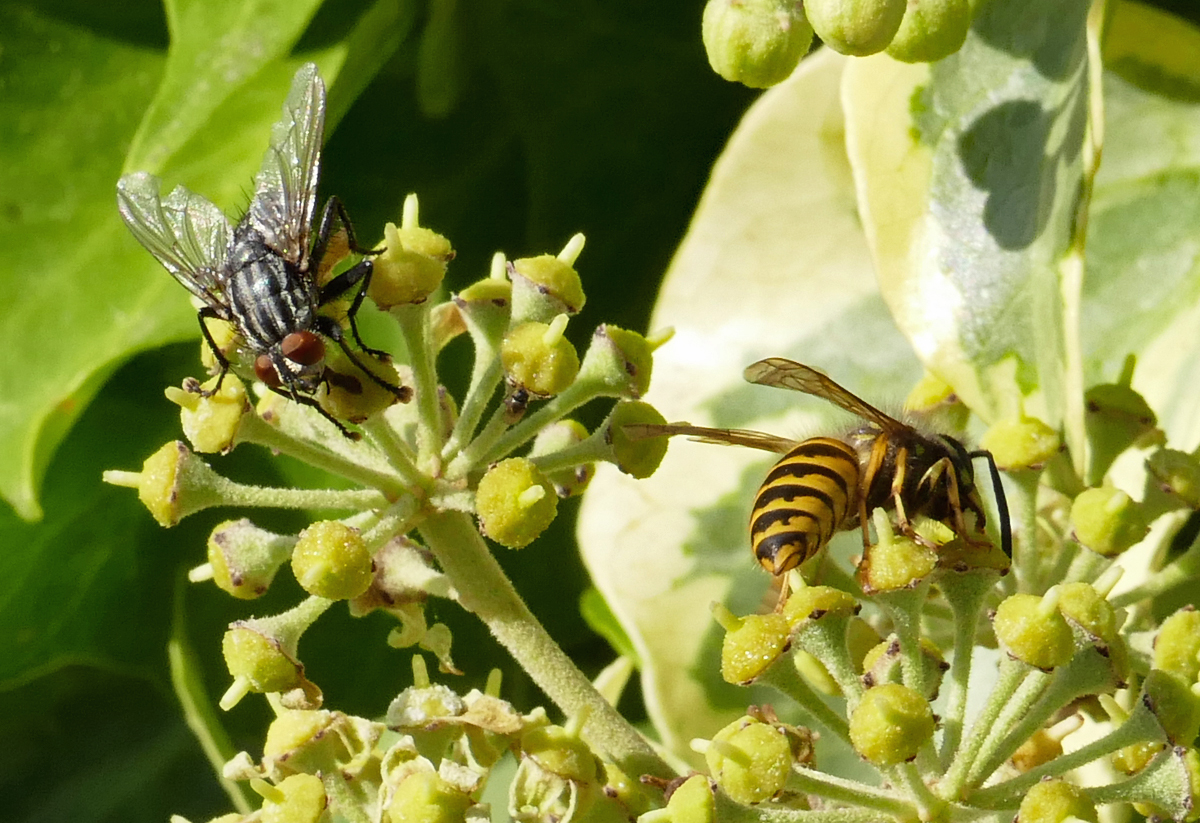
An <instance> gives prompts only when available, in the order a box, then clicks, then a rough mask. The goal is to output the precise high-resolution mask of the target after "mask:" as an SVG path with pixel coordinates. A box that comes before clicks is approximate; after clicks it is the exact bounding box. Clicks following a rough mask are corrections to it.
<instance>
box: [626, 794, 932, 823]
mask: <svg viewBox="0 0 1200 823" xmlns="http://www.w3.org/2000/svg"><path fill="white" fill-rule="evenodd" d="M663 811H665V809H664V810H663ZM649 814H650V815H653V814H657V811H655V812H650V813H649ZM913 814H914V810H913V809H912V807H911V806H908V807H905V808H904V809H903V810H902V814H897V815H895V816H896V817H899V818H901V819H907V818H912V816H913ZM642 819H645V820H646V823H650V821H651V820H659V819H664V820H665V819H667V818H651V817H649V816H646V817H645V818H639V820H642ZM713 820H719V821H720V823H880V817H879V812H878V811H876V810H875V809H872V808H852V809H845V808H843V809H778V808H771V807H770V806H769V805H768V804H766V803H764V804H762V805H759V806H743V805H742V804H741V803H735V802H734V801H732V800H730V799H729V797H728V795H726V794H725V793H724V792H717V796H716V807H715V809H714V814H713Z"/></svg>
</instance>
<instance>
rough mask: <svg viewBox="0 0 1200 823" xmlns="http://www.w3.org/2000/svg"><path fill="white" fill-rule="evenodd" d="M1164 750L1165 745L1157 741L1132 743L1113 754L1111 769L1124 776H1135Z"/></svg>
mask: <svg viewBox="0 0 1200 823" xmlns="http://www.w3.org/2000/svg"><path fill="white" fill-rule="evenodd" d="M1165 748H1166V744H1165V743H1162V742H1160V741H1158V740H1146V741H1143V742H1141V743H1134V744H1132V745H1130V746H1126V747H1125V748H1123V749H1119V750H1117V751H1115V752H1113V754H1112V757H1111V758H1110V759H1111V761H1112V765H1113V768H1114V769H1116V770H1117V771H1119V772H1122V773H1124V774H1137V773H1138V772H1140V771H1141V770H1142V769H1144V768H1146V766H1147V765H1148V764H1149V763H1150V761H1151V760H1153V759H1154V758H1155V756H1156V755H1157V754H1158V753H1159V752H1161V751H1162V750H1163V749H1165Z"/></svg>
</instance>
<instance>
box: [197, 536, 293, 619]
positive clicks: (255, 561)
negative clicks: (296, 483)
mask: <svg viewBox="0 0 1200 823" xmlns="http://www.w3.org/2000/svg"><path fill="white" fill-rule="evenodd" d="M295 545H296V538H295V537H291V536H289V535H283V534H274V533H272V532H269V531H267V530H265V529H260V528H259V527H258V526H255V525H254V524H253V523H251V522H250V521H249V520H247V519H246V518H242V519H241V520H226V521H225V522H224V523H221V524H220V525H218V526H217V527H216V528H215V529H213V530H212V534H210V535H209V537H208V562H209V565H211V566H212V570H213V582H214V583H216V584H217V586H219V587H220V588H221V589H224V590H225V591H226V592H228V593H229V594H231V595H233V596H234V597H236V598H238V599H239V600H253V599H254V598H256V597H259V596H260V595H262V594H263V593H264V592H266V590H267V589H268V588H269V587H270V585H271V581H272V580H274V579H275V573H276V572H277V571H278V570H279V567H280V566H282V565H283V564H284V563H286V562H287V560H288V557H289V556H291V553H292V547H293V546H295Z"/></svg>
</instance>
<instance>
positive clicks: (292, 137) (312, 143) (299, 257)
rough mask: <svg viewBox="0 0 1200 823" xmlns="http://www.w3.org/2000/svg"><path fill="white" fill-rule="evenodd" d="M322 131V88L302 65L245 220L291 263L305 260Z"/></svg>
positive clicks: (312, 69)
mask: <svg viewBox="0 0 1200 823" xmlns="http://www.w3.org/2000/svg"><path fill="white" fill-rule="evenodd" d="M324 132H325V84H324V82H322V80H321V76H320V75H319V74H317V67H316V65H314V64H313V63H305V64H304V65H303V66H301V67H300V70H299V71H297V72H296V75H295V77H293V78H292V90H291V91H290V92H288V96H287V100H286V101H285V102H284V104H283V117H281V118H280V120H279V122H278V123H276V124H275V125H274V126H272V127H271V148H269V149H267V153H266V155H264V156H263V162H262V168H260V169H259V171H258V176H257V177H255V178H254V199H252V200H251V201H250V209H249V212H248V213H247V215H246V219H247V220H249V221H250V223H251V224H252V225H253V226H254V228H256V229H257V230H258V231H259V232H260V233H262V235H263V237H264V238H265V239H266V243H267V245H268V246H270V247H271V248H272V249H273V250H274V251H275V252H276V253H277V254H279V256H281V257H282V258H283V259H285V260H287V261H288V262H290V263H295V264H300V263H301V262H302V261H303V260H304V259H305V258H306V257H307V256H308V241H309V235H310V233H311V230H312V220H313V211H314V209H315V207H316V202H317V176H318V174H319V173H320V166H321V136H322V135H323V134H324Z"/></svg>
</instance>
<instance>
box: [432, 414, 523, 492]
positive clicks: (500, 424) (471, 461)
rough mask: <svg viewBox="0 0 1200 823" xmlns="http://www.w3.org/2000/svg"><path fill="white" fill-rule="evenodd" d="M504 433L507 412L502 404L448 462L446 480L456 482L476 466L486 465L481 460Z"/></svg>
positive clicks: (506, 423) (506, 424)
mask: <svg viewBox="0 0 1200 823" xmlns="http://www.w3.org/2000/svg"><path fill="white" fill-rule="evenodd" d="M506 431H508V411H507V409H505V408H504V404H503V403H502V404H500V405H499V406H497V407H496V410H495V411H493V412H492V416H491V418H490V419H489V420H488V422H487V425H485V426H484V427H483V431H481V432H480V433H479V434H478V435H477V436H476V437H475V439H474V440H472V441H471V442H470V443H468V444H467V445H466V448H464V449H462V450H461V451H460V452H459V453H458V454H457V455H455V457H454V459H453V460H451V461H450V465H449V466H447V467H446V475H445V476H446V478H447V479H448V480H457V479H458V478H460V477H466V476H467V474H468V473H470V471H471V470H472V469H474V468H475V467H476V466H478V465H481V464H482V465H486V463H484V461H483V460H482V457H483V455H484V454H487V453H490V452H491V451H493V448H492V447H493V446H494V445H495V444H496V443H497V442H498V441H499V440H500V438H501V436H503V434H504V433H505V432H506ZM487 462H488V463H490V462H491V461H490V460H489V461H487Z"/></svg>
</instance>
